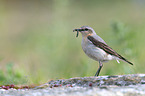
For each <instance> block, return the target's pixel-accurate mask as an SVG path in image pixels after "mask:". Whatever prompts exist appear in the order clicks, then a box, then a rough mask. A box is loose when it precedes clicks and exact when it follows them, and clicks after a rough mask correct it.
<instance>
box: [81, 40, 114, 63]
mask: <svg viewBox="0 0 145 96" xmlns="http://www.w3.org/2000/svg"><path fill="white" fill-rule="evenodd" d="M81 45H82V49H83V51H84V52H85V54H86V55H87V56H88V57H90V58H92V59H94V60H96V61H108V59H112V58H111V57H110V56H109V55H108V54H107V53H106V52H105V51H104V50H103V49H101V48H98V47H96V46H95V45H94V44H93V43H92V42H91V41H90V40H88V39H83V40H82V44H81ZM108 57H110V58H108Z"/></svg>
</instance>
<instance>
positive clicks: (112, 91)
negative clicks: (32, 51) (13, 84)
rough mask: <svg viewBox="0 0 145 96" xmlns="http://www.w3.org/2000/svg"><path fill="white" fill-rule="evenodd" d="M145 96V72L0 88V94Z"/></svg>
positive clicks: (29, 95)
mask: <svg viewBox="0 0 145 96" xmlns="http://www.w3.org/2000/svg"><path fill="white" fill-rule="evenodd" d="M56 95H61V96H145V74H132V75H118V76H99V77H76V78H70V79H60V80H51V81H50V82H48V83H46V84H43V85H41V86H37V87H35V88H33V89H18V90H16V89H9V90H4V89H0V96H56Z"/></svg>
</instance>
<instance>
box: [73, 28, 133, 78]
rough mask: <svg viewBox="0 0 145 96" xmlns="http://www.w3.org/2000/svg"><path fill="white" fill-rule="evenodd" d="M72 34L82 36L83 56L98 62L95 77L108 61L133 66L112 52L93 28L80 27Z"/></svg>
mask: <svg viewBox="0 0 145 96" xmlns="http://www.w3.org/2000/svg"><path fill="white" fill-rule="evenodd" d="M73 32H77V35H76V37H78V35H79V33H81V34H82V42H81V46H82V49H83V51H84V52H85V54H86V55H87V56H88V57H90V58H91V59H93V60H95V61H98V62H99V68H98V70H97V72H96V74H95V76H99V73H100V71H101V69H102V67H103V62H107V61H110V60H117V62H118V63H120V62H119V60H122V61H124V62H127V63H128V64H131V65H133V63H132V62H130V61H128V60H127V59H126V58H124V57H123V56H121V55H120V54H118V53H117V52H116V51H114V50H113V49H112V48H111V47H110V46H108V45H107V44H106V42H105V41H104V40H103V39H102V38H101V37H99V36H98V35H97V34H96V32H95V31H94V29H93V28H91V27H89V26H82V27H81V28H78V29H74V30H73Z"/></svg>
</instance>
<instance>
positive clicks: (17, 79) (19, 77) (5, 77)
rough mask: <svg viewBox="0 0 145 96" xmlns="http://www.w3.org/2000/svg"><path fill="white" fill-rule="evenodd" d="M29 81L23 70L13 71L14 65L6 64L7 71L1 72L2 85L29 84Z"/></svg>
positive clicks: (0, 81)
mask: <svg viewBox="0 0 145 96" xmlns="http://www.w3.org/2000/svg"><path fill="white" fill-rule="evenodd" d="M28 83H29V82H28V79H27V78H26V76H25V77H24V73H23V72H22V70H19V69H13V63H8V64H6V70H5V71H2V70H0V84H1V85H3V84H6V85H8V84H28Z"/></svg>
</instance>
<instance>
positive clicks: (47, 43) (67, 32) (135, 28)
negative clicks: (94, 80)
mask: <svg viewBox="0 0 145 96" xmlns="http://www.w3.org/2000/svg"><path fill="white" fill-rule="evenodd" d="M144 5H145V0H1V1H0V84H11V83H13V84H39V83H45V82H47V81H48V80H51V79H60V78H71V77H78V76H79V77H83V76H94V74H95V72H96V71H97V69H98V62H96V61H94V60H92V59H90V58H88V57H87V56H86V55H85V54H84V52H83V51H82V48H81V39H82V38H81V35H79V37H78V38H76V33H73V32H72V30H73V29H74V28H80V27H81V26H83V25H88V26H91V27H92V28H94V30H95V31H96V33H97V34H98V35H99V36H100V37H102V38H103V39H104V40H105V41H106V43H107V44H108V45H110V46H111V47H112V48H113V49H114V50H116V51H117V52H118V53H120V54H122V55H123V56H124V57H126V58H127V59H128V60H130V61H131V62H133V63H134V66H131V65H129V64H127V63H125V62H122V61H120V62H121V63H120V64H118V63H117V62H116V61H110V62H107V63H104V67H103V69H102V70H101V73H100V75H123V74H136V73H145V67H144V64H145V51H144V49H145V6H144Z"/></svg>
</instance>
